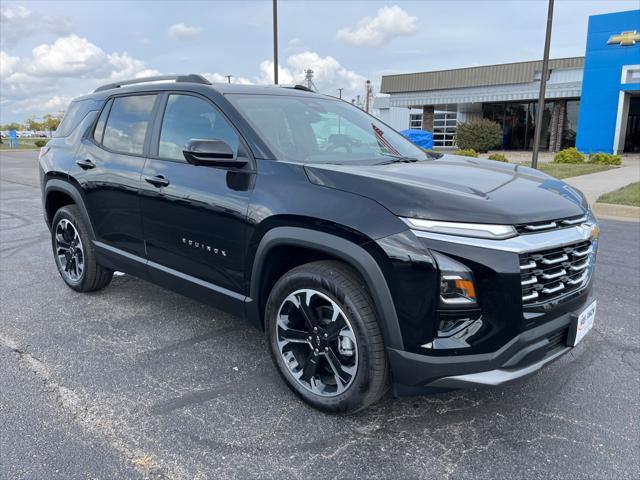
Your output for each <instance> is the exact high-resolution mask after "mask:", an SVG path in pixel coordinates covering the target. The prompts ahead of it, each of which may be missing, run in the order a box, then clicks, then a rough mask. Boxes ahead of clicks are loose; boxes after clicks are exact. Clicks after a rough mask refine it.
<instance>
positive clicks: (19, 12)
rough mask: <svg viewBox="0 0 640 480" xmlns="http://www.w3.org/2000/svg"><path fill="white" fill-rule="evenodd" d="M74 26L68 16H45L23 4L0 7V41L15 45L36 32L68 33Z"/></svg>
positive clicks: (4, 43)
mask: <svg viewBox="0 0 640 480" xmlns="http://www.w3.org/2000/svg"><path fill="white" fill-rule="evenodd" d="M72 28H73V21H72V20H71V18H69V17H67V16H62V15H57V16H51V17H43V16H42V15H40V14H39V13H34V12H32V11H31V10H29V9H28V8H26V7H23V6H22V5H12V6H8V7H3V8H0V30H1V31H2V34H1V35H0V42H1V43H2V45H14V44H17V43H19V42H21V41H22V40H24V39H26V38H28V37H30V36H31V35H33V34H34V33H36V32H43V31H44V32H46V33H51V34H54V35H56V36H59V35H67V34H69V33H70V32H71V30H72Z"/></svg>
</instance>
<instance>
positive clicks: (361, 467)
mask: <svg viewBox="0 0 640 480" xmlns="http://www.w3.org/2000/svg"><path fill="white" fill-rule="evenodd" d="M0 178H1V180H0V215H1V216H0V297H1V298H0V313H1V315H0V365H1V367H0V426H1V427H0V478H6V479H23V478H24V479H27V478H28V479H48V480H49V479H51V480H53V479H65V480H70V479H89V478H91V479H94V478H95V479H113V478H118V479H128V478H169V479H206V478H212V479H213V478H215V479H219V478H241V479H251V478H261V479H265V478H266V479H270V478H273V479H288V478H292V479H298V478H301V479H302V478H309V477H315V478H369V477H376V478H403V479H411V478H441V479H447V478H451V479H467V478H469V479H470V478H476V479H477V478H480V479H485V478H486V479H490V478H532V479H545V480H546V479H555V478H572V479H573V478H578V479H587V478H593V479H627V478H640V453H639V452H640V428H639V425H638V418H639V417H638V412H639V411H640V408H639V407H640V405H639V404H640V376H639V371H640V346H639V342H638V335H639V334H640V331H639V330H640V328H639V327H640V314H639V312H640V308H639V303H640V299H639V297H638V291H639V289H640V258H639V255H638V245H639V243H640V225H639V224H638V223H634V222H616V221H603V222H602V232H603V233H602V241H601V250H600V254H599V265H598V269H597V273H596V276H597V279H596V280H597V283H596V289H595V295H596V297H597V299H598V301H599V303H598V314H597V318H596V324H595V327H594V330H593V331H592V332H591V333H590V334H589V335H588V336H587V338H586V339H585V340H584V341H583V342H582V343H581V344H580V345H579V346H578V347H577V348H576V349H575V350H574V351H573V352H571V353H570V354H568V355H565V356H564V357H562V358H561V359H560V360H559V361H558V362H556V363H554V364H552V365H550V366H548V367H547V368H545V369H544V370H542V371H541V372H540V373H538V374H537V375H535V376H534V377H532V378H529V379H527V380H523V381H520V382H518V383H515V384H512V385H509V386H506V387H502V388H493V389H487V390H472V391H464V392H452V393H447V394H440V395H434V396H425V397H414V398H404V399H393V398H391V397H386V398H384V399H383V400H382V401H381V402H379V403H378V404H376V405H375V406H373V407H372V408H370V409H369V410H367V411H365V412H363V413H360V414H358V415H355V416H346V417H340V416H327V415H323V414H321V413H319V412H316V411H314V410H312V409H310V408H308V407H306V406H305V405H303V404H302V403H300V402H299V401H298V400H297V399H296V398H295V397H294V396H293V394H291V393H290V392H289V390H288V389H287V388H286V387H285V386H284V384H283V383H282V382H281V380H280V379H279V378H278V376H277V374H276V372H275V370H274V368H273V367H272V365H271V363H270V360H269V358H268V354H267V351H266V346H265V343H264V339H263V336H262V334H261V333H260V332H258V331H256V330H254V329H252V328H251V327H250V326H249V325H248V324H247V323H245V322H243V321H242V320H239V319H236V318H233V317H230V316H228V315H226V314H224V313H221V312H219V311H217V310H215V309H212V308H209V307H206V306H203V305H200V304H198V303H195V302H193V301H191V300H189V299H186V298H184V297H181V296H179V295H176V294H173V293H171V292H168V291H166V290H163V289H161V288H159V287H156V286H154V285H151V284H149V283H146V282H143V281H141V280H138V279H135V278H132V277H129V276H118V277H116V278H115V279H114V281H113V282H112V284H111V285H110V286H109V287H108V288H106V289H105V290H103V291H101V292H97V293H94V294H78V293H76V292H74V291H72V290H70V289H68V288H67V287H66V286H65V285H64V283H63V282H62V280H61V279H60V278H59V276H58V274H57V272H56V269H55V266H54V262H53V259H52V255H51V249H50V244H49V233H48V231H47V229H46V227H45V225H44V221H43V220H42V209H41V205H40V192H39V189H38V179H37V170H36V159H35V154H34V153H32V152H23V153H2V154H0Z"/></svg>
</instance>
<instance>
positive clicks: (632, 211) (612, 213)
mask: <svg viewBox="0 0 640 480" xmlns="http://www.w3.org/2000/svg"><path fill="white" fill-rule="evenodd" d="M593 212H594V213H595V214H596V217H599V218H600V217H601V218H611V219H614V220H624V221H627V222H640V207H632V206H630V205H614V204H612V203H594V204H593Z"/></svg>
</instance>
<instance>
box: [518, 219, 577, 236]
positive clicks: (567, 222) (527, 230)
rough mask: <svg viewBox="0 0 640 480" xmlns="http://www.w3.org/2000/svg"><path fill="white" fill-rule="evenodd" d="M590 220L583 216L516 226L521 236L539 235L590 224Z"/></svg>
mask: <svg viewBox="0 0 640 480" xmlns="http://www.w3.org/2000/svg"><path fill="white" fill-rule="evenodd" d="M588 221H589V219H588V218H587V217H586V216H585V215H583V216H580V217H574V218H561V219H556V220H547V221H542V222H535V223H530V224H520V225H516V226H515V228H516V230H517V231H518V233H521V234H524V235H526V234H531V233H539V232H544V231H549V230H559V229H562V228H570V227H574V226H576V225H580V224H582V223H586V222H588Z"/></svg>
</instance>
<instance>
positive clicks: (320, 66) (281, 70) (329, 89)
mask: <svg viewBox="0 0 640 480" xmlns="http://www.w3.org/2000/svg"><path fill="white" fill-rule="evenodd" d="M286 65H287V66H286V67H284V66H281V65H278V82H279V83H284V84H287V83H298V84H300V83H303V81H304V77H305V72H304V71H305V70H306V69H309V68H310V69H311V70H313V82H314V84H315V85H316V87H317V89H318V92H320V93H326V94H329V95H337V93H338V88H344V90H345V92H344V97H349V96H355V95H357V94H363V93H364V84H365V81H366V78H365V77H363V76H362V75H360V74H358V73H356V72H354V71H352V70H349V69H347V68H346V67H344V66H343V65H341V64H340V62H338V60H336V59H335V58H333V57H332V56H326V57H322V56H320V55H319V54H318V53H316V52H311V51H306V52H301V53H297V54H295V55H291V56H290V57H288V58H287V62H286ZM257 83H263V84H269V83H273V61H271V60H265V61H263V62H262V63H261V64H260V77H259V78H258V79H257Z"/></svg>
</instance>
